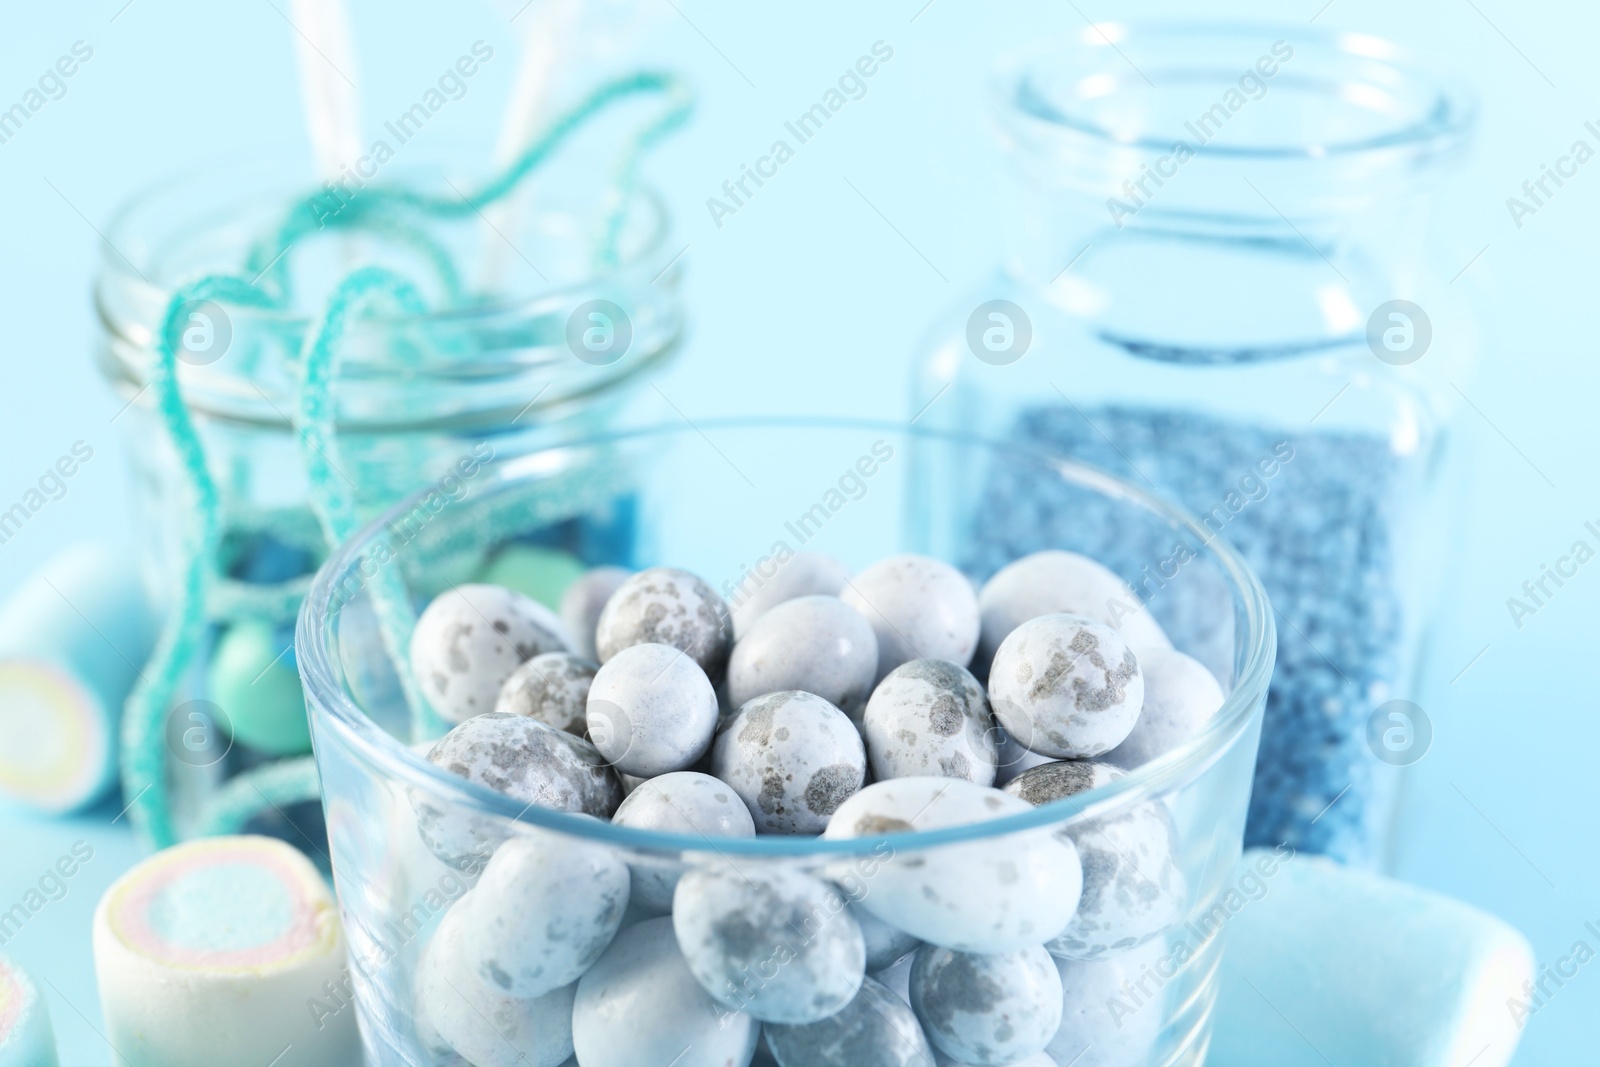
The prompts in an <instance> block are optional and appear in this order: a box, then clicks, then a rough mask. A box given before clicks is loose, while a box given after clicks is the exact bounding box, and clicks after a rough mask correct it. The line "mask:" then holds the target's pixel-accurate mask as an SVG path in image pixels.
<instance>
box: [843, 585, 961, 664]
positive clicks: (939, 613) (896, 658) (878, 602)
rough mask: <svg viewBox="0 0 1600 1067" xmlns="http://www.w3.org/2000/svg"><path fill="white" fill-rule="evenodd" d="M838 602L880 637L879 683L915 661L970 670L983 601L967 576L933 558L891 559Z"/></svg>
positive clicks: (844, 593)
mask: <svg viewBox="0 0 1600 1067" xmlns="http://www.w3.org/2000/svg"><path fill="white" fill-rule="evenodd" d="M839 598H840V599H841V600H843V601H844V602H845V603H846V604H849V605H850V606H851V607H853V608H855V609H856V610H857V611H859V612H861V614H862V615H863V616H865V617H866V620H867V621H868V622H870V623H871V624H872V629H873V632H874V633H876V634H877V635H878V678H879V679H880V680H881V679H882V678H883V677H884V676H885V675H887V674H888V673H889V672H890V671H892V670H894V669H895V668H896V667H898V666H900V664H902V663H905V662H906V661H907V660H913V659H942V660H949V661H950V662H951V663H955V664H957V665H959V666H962V667H965V666H966V665H967V664H968V663H970V662H971V661H972V653H973V650H974V649H976V648H977V647H978V598H977V595H976V594H975V593H974V592H973V590H972V583H971V582H970V581H968V580H967V576H966V575H964V574H962V573H961V572H960V571H958V570H956V569H955V568H954V567H952V566H950V564H948V563H946V562H944V561H943V560H939V559H934V558H932V557H931V556H914V555H904V556H890V557H889V558H888V559H884V560H879V561H878V562H877V563H874V564H873V565H872V566H870V567H868V568H867V569H866V570H864V571H862V572H861V573H860V574H858V575H856V576H855V577H854V578H852V579H850V581H849V583H848V584H847V585H846V586H845V589H844V592H842V593H840V594H839Z"/></svg>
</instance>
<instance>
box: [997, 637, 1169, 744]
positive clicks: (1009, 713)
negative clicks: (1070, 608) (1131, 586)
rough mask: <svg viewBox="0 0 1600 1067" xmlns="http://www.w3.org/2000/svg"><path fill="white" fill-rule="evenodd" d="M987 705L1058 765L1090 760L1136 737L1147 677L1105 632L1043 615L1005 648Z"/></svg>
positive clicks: (1011, 729)
mask: <svg viewBox="0 0 1600 1067" xmlns="http://www.w3.org/2000/svg"><path fill="white" fill-rule="evenodd" d="M989 701H990V704H991V705H992V706H993V708H994V714H995V717H996V718H997V719H999V720H1000V724H1001V725H1002V726H1004V727H1005V728H1006V731H1007V732H1008V733H1010V735H1011V737H1012V739H1013V740H1016V741H1019V742H1021V743H1022V744H1023V745H1024V746H1025V747H1027V748H1029V749H1032V750H1033V751H1034V752H1039V753H1043V754H1044V755H1047V756H1054V757H1056V758H1057V759H1086V758H1088V757H1091V756H1098V755H1100V754H1101V753H1103V752H1109V751H1110V750H1111V749H1113V748H1115V747H1117V745H1119V744H1121V743H1122V741H1123V739H1124V738H1126V737H1127V736H1128V734H1129V732H1130V731H1132V729H1133V724H1134V722H1135V721H1137V720H1138V718H1139V709H1140V708H1141V707H1142V706H1143V705H1144V675H1143V674H1141V673H1140V671H1139V661H1138V659H1137V658H1135V656H1134V654H1133V653H1132V651H1130V650H1129V649H1128V646H1127V645H1125V644H1124V643H1123V641H1122V638H1120V637H1118V636H1117V635H1116V633H1114V632H1113V631H1112V630H1110V629H1108V628H1107V627H1105V626H1103V625H1101V624H1100V623H1097V622H1094V621H1092V620H1090V619H1086V618H1084V617H1083V616H1081V615H1041V616H1040V617H1039V618H1037V619H1029V620H1028V621H1027V622H1025V623H1023V624H1022V625H1021V626H1018V627H1017V628H1016V629H1015V630H1013V631H1011V634H1010V635H1009V636H1008V637H1007V638H1006V639H1005V640H1004V641H1002V642H1001V643H1000V650H999V651H998V652H996V653H995V655H994V666H993V667H992V668H991V669H990V671H989Z"/></svg>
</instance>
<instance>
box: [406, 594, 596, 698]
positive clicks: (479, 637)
mask: <svg viewBox="0 0 1600 1067" xmlns="http://www.w3.org/2000/svg"><path fill="white" fill-rule="evenodd" d="M570 648H571V641H570V638H569V637H568V635H567V628H566V627H565V626H564V625H562V622H561V620H560V619H559V618H558V617H557V616H556V614H555V612H553V611H551V610H550V609H549V608H547V607H545V606H544V605H543V604H541V603H539V602H538V601H537V600H534V599H532V598H531V597H526V596H523V595H522V594H521V593H516V592H513V591H511V590H510V589H505V588H502V587H500V586H498V585H479V584H471V585H458V586H456V587H455V588H453V589H447V590H445V591H444V592H442V593H440V594H439V595H438V596H436V597H434V598H433V601H432V602H431V603H430V604H429V605H428V606H427V607H426V608H425V609H423V612H422V615H421V616H420V617H419V618H418V619H417V626H416V629H415V630H413V631H412V633H411V651H410V658H411V672H412V674H414V675H415V676H416V679H417V684H418V685H419V686H421V687H422V692H423V694H424V695H425V696H427V698H428V702H429V703H430V704H432V705H433V708H434V710H435V711H437V712H438V713H439V715H440V717H442V718H443V719H445V720H446V721H447V722H462V721H463V720H465V719H468V718H471V717H472V716H474V715H479V714H482V713H483V712H486V711H491V710H493V708H494V705H495V701H496V700H497V699H498V698H499V696H500V687H501V686H502V685H504V684H505V680H506V679H507V678H509V677H511V672H513V671H515V670H516V669H517V668H518V667H519V666H521V665H522V664H524V663H526V662H527V661H528V660H530V659H532V658H533V657H534V656H537V655H540V654H541V653H544V652H565V651H569V650H570Z"/></svg>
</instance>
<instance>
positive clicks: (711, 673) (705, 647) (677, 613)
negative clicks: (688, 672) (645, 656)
mask: <svg viewBox="0 0 1600 1067" xmlns="http://www.w3.org/2000/svg"><path fill="white" fill-rule="evenodd" d="M594 644H595V652H596V654H597V655H598V657H599V659H600V662H601V663H602V664H603V663H606V662H608V661H610V659H611V658H612V657H613V656H615V655H616V654H617V653H618V652H621V651H622V650H623V649H625V648H631V647H633V646H634V645H671V646H672V647H673V648H676V649H680V650H681V651H683V652H685V653H687V654H688V655H689V657H690V658H691V659H693V660H694V661H695V663H697V664H699V666H700V669H701V670H703V671H705V673H706V676H707V677H708V678H711V679H713V680H716V679H720V678H721V677H722V672H723V669H724V668H725V667H726V666H727V664H728V653H729V652H730V651H731V650H732V648H733V620H732V619H731V617H730V616H729V612H728V605H727V604H725V603H723V600H722V598H721V597H719V596H718V595H717V594H716V592H715V591H714V590H713V589H712V588H711V587H710V586H709V585H707V584H706V583H705V582H703V581H701V580H700V579H699V578H697V577H695V576H694V575H692V574H690V573H689V572H688V571H681V570H677V569H675V568H673V567H652V568H650V569H649V570H645V571H640V572H639V573H638V574H634V575H631V576H629V578H628V579H627V580H626V581H624V582H623V583H622V584H621V585H620V586H618V587H617V591H616V592H614V593H612V594H611V598H610V599H609V600H607V601H606V606H605V608H604V609H603V610H602V611H601V612H600V619H599V621H598V622H597V623H596V624H595V635H594Z"/></svg>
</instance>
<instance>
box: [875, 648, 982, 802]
mask: <svg viewBox="0 0 1600 1067" xmlns="http://www.w3.org/2000/svg"><path fill="white" fill-rule="evenodd" d="M861 733H862V736H863V738H864V739H865V740H866V745H867V759H868V761H869V762H870V763H871V766H872V773H873V776H874V777H875V778H877V779H878V780H879V781H883V780H885V779H888V778H914V777H919V776H924V775H931V776H934V777H942V778H962V779H965V780H966V781H969V782H976V783H977V784H979V785H992V784H993V783H994V774H995V731H994V720H993V719H992V718H991V717H990V715H989V700H988V698H987V697H986V696H985V695H984V692H983V686H981V685H979V684H978V680H977V679H976V678H974V677H973V676H972V675H971V674H969V673H968V672H967V670H966V668H964V667H958V666H956V665H955V664H954V663H946V662H945V661H943V660H936V659H914V660H911V661H910V662H909V663H902V664H901V665H900V666H898V667H896V668H895V669H894V670H892V671H890V672H889V676H888V677H887V678H885V679H884V680H883V681H881V682H879V683H878V688H876V689H874V690H873V691H872V699H871V700H869V701H867V708H866V711H865V713H864V714H863V715H862V719H861Z"/></svg>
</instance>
